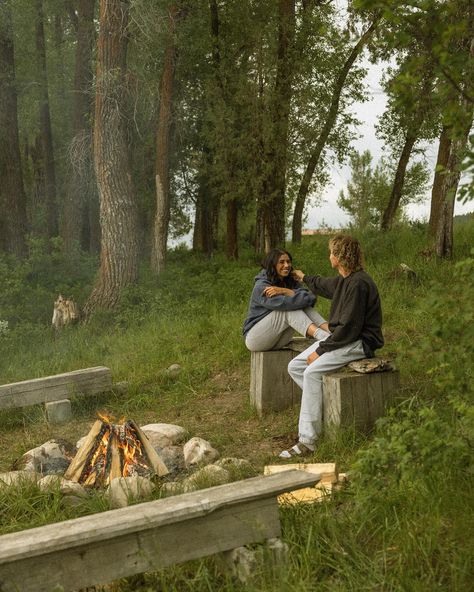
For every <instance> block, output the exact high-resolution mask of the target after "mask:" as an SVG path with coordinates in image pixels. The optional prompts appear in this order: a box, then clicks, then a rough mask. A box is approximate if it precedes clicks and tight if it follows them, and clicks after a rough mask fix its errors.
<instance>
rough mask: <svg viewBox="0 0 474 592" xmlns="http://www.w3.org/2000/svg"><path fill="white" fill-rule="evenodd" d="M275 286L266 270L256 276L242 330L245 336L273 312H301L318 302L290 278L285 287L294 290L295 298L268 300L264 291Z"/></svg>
mask: <svg viewBox="0 0 474 592" xmlns="http://www.w3.org/2000/svg"><path fill="white" fill-rule="evenodd" d="M273 285H274V284H271V283H270V281H269V280H268V279H267V272H266V271H265V270H264V269H262V270H261V271H260V273H259V274H258V275H256V276H255V285H254V287H253V291H252V296H251V297H250V304H249V310H248V313H247V318H246V319H245V322H244V326H243V330H242V333H243V335H244V336H245V335H247V333H248V332H249V331H250V329H251V328H252V327H253V326H254V325H256V324H257V323H258V321H260V320H261V319H263V318H264V317H266V316H267V315H269V314H270V313H271V312H272V310H300V309H303V308H308V306H314V303H315V302H316V297H315V296H314V294H311V292H309V291H308V290H307V289H306V288H302V287H301V284H299V283H298V282H297V281H296V280H293V279H292V278H288V281H287V284H286V286H285V287H286V288H290V289H291V290H294V292H295V294H294V296H273V297H272V298H267V297H266V296H264V294H263V291H264V290H265V288H268V287H269V286H273Z"/></svg>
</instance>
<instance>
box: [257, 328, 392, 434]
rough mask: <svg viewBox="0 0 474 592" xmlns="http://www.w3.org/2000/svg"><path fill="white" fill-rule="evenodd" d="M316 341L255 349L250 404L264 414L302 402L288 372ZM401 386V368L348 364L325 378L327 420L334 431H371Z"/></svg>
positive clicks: (300, 340) (296, 340) (299, 339)
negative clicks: (366, 369)
mask: <svg viewBox="0 0 474 592" xmlns="http://www.w3.org/2000/svg"><path fill="white" fill-rule="evenodd" d="M311 343H314V342H313V340H309V339H306V338H303V337H295V338H294V339H293V340H292V341H291V342H290V344H289V345H288V346H287V347H285V348H284V349H281V350H276V351H266V352H252V353H251V369H250V404H251V405H252V406H253V407H255V408H256V409H257V412H258V414H259V416H260V417H262V416H264V415H266V414H267V413H270V412H275V411H283V410H284V409H288V408H290V407H293V406H295V405H298V404H299V403H300V402H301V389H300V388H299V387H298V385H297V384H296V383H295V382H294V381H293V380H292V379H291V378H290V375H289V374H288V364H289V362H290V361H291V360H292V359H293V358H294V357H295V356H297V355H298V354H299V353H301V352H302V351H304V350H305V349H306V348H307V347H308V346H309V345H310V344H311ZM399 386H400V375H399V372H398V371H397V370H391V371H385V372H372V373H369V374H361V373H359V372H355V371H353V370H351V369H349V368H347V367H345V368H341V369H340V370H338V371H337V372H334V373H331V374H326V375H325V376H324V377H323V423H324V427H325V430H326V431H327V432H330V433H334V432H335V431H336V428H339V427H354V428H355V429H357V430H360V431H364V432H368V431H370V430H371V429H373V427H374V424H375V421H376V419H378V418H379V417H381V416H383V415H384V414H385V411H386V409H387V407H389V406H390V405H391V404H392V402H393V397H394V394H395V393H396V391H397V390H398V389H399Z"/></svg>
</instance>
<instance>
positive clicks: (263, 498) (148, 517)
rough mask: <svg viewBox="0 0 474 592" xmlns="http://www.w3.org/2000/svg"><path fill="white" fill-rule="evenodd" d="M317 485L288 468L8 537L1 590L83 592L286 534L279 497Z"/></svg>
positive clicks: (0, 553)
mask: <svg viewBox="0 0 474 592" xmlns="http://www.w3.org/2000/svg"><path fill="white" fill-rule="evenodd" d="M317 481H318V476H317V475H311V474H310V473H307V472H305V471H286V472H284V473H280V474H276V475H270V476H267V477H256V478H254V479H246V480H244V481H239V482H236V483H230V484H227V485H221V486H218V487H211V488H209V489H204V490H201V491H197V492H192V493H188V494H183V495H180V496H176V497H174V498H167V499H163V500H157V501H154V502H147V503H145V504H138V505H136V506H132V507H129V508H121V509H119V510H110V511H108V512H104V513H101V514H96V515H93V516H85V517H83V518H78V519H75V520H68V521H65V522H62V523H58V524H51V525H48V526H44V527H41V528H35V529H31V530H28V531H23V532H19V533H13V534H8V535H4V536H2V537H0V589H1V590H2V592H14V591H15V592H16V591H17V590H22V591H23V592H48V591H50V590H51V589H52V588H53V587H54V586H55V585H60V586H63V588H64V590H65V591H68V590H75V589H78V588H82V587H85V586H90V585H93V584H100V583H106V582H109V581H111V580H113V579H117V578H120V577H125V576H127V575H132V574H134V573H141V572H143V571H148V570H154V569H159V568H161V567H165V566H167V565H170V564H173V563H180V562H183V561H188V560H190V559H195V558H198V557H204V556H206V555H209V554H212V553H217V552H221V551H225V550H228V549H232V548H234V547H237V546H241V545H244V544H248V543H252V542H259V541H262V540H265V539H267V538H272V537H275V536H279V534H280V524H279V518H278V508H277V502H276V496H277V495H279V494H281V493H284V492H287V491H292V490H294V489H298V488H303V487H307V486H309V485H314V484H315V483H316V482H317Z"/></svg>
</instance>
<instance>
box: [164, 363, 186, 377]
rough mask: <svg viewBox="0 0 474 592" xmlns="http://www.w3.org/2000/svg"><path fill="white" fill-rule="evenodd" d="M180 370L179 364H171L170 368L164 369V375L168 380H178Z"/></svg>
mask: <svg viewBox="0 0 474 592" xmlns="http://www.w3.org/2000/svg"><path fill="white" fill-rule="evenodd" d="M181 370H182V368H181V366H180V365H179V364H171V366H168V368H166V370H165V374H166V375H167V376H169V377H170V378H178V376H179V375H180V374H181Z"/></svg>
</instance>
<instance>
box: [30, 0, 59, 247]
mask: <svg viewBox="0 0 474 592" xmlns="http://www.w3.org/2000/svg"><path fill="white" fill-rule="evenodd" d="M35 6H36V55H37V64H38V67H37V73H38V85H39V92H40V100H39V122H40V134H41V146H42V153H43V154H42V159H43V168H44V182H45V199H46V204H45V206H46V227H47V233H48V236H49V237H52V236H57V234H58V212H57V204H56V171H55V164H54V149H53V132H52V130H51V116H50V109H49V92H48V75H47V67H46V43H45V36H44V14H43V0H36V3H35Z"/></svg>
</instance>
